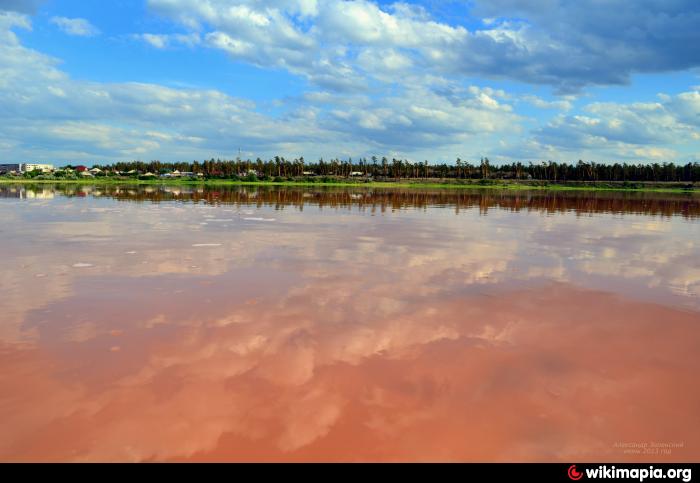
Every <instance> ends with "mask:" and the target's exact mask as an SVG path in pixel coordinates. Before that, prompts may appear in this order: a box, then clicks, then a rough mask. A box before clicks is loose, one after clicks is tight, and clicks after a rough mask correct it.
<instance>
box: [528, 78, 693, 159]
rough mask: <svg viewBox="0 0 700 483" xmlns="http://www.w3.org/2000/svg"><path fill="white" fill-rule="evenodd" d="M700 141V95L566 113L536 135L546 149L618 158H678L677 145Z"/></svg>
mask: <svg viewBox="0 0 700 483" xmlns="http://www.w3.org/2000/svg"><path fill="white" fill-rule="evenodd" d="M699 138H700V92H698V91H690V92H684V93H681V94H678V95H677V96H666V95H664V96H661V98H660V102H649V103H642V102H637V103H630V104H621V103H600V102H596V103H591V104H589V105H587V106H586V107H585V108H584V112H583V113H582V114H572V115H560V116H557V117H556V118H555V119H554V120H552V121H551V122H550V123H548V124H547V125H546V126H544V127H542V128H539V129H537V130H536V131H535V140H536V141H537V142H538V143H541V144H542V145H547V146H551V147H555V148H558V149H563V150H567V151H575V150H579V151H588V152H591V151H598V152H607V154H608V155H609V156H611V157H612V158H614V159H620V158H623V159H626V158H636V159H640V158H641V159H663V160H666V161H669V160H672V159H673V158H674V157H676V156H677V155H678V153H677V151H676V149H675V148H674V147H675V146H677V145H679V144H682V143H684V142H689V143H692V142H694V141H696V140H697V139H699Z"/></svg>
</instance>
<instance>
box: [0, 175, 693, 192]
mask: <svg viewBox="0 0 700 483" xmlns="http://www.w3.org/2000/svg"><path fill="white" fill-rule="evenodd" d="M0 183H1V184H77V185H143V186H149V185H151V186H153V185H155V186H159V185H167V186H178V185H181V186H284V187H316V188H323V187H340V188H408V189H450V190H460V189H489V190H508V191H523V190H538V191H542V190H547V191H631V192H654V193H692V194H697V193H700V189H698V188H695V187H691V188H687V187H677V184H675V183H674V186H673V187H663V186H659V185H662V184H663V183H655V184H654V185H653V186H644V185H642V184H639V183H637V184H631V185H629V186H625V185H622V184H619V185H618V184H613V183H605V182H599V183H595V184H589V185H580V184H565V183H553V182H549V183H544V182H539V181H535V182H532V183H528V182H525V183H522V182H517V181H496V182H489V183H478V182H465V183H456V182H445V183H436V182H422V181H396V182H382V181H370V182H362V181H359V182H356V181H330V182H321V181H319V182H310V181H234V180H223V179H208V180H163V179H156V180H138V179H133V178H127V179H115V178H91V179H88V180H85V179H55V180H45V179H30V178H3V177H0Z"/></svg>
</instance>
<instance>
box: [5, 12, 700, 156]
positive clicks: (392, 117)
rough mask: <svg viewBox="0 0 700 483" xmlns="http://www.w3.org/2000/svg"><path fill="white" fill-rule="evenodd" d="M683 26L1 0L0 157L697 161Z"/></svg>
mask: <svg viewBox="0 0 700 483" xmlns="http://www.w3.org/2000/svg"><path fill="white" fill-rule="evenodd" d="M697 25H700V3H699V2H697V0H638V1H636V2H629V1H626V0H578V1H574V0H533V1H527V2H526V1H522V0H488V1H486V0H484V1H481V0H472V1H469V2H465V1H461V2H458V1H451V0H426V1H413V2H399V3H395V2H372V1H369V0H354V1H347V0H121V1H111V2H85V1H76V0H45V1H41V0H0V73H1V74H2V75H1V76H0V126H2V129H0V161H3V162H12V161H29V160H33V161H46V162H54V163H57V164H61V163H65V162H76V161H79V162H82V163H91V162H93V163H102V162H108V161H118V160H133V159H142V160H151V159H160V160H162V161H177V160H193V159H198V160H201V159H204V158H211V157H220V158H232V157H235V156H236V155H237V154H238V150H239V149H240V150H241V152H242V154H243V156H244V157H253V158H255V157H258V156H259V157H263V158H267V157H271V156H274V155H277V154H279V155H283V156H285V157H289V158H294V157H298V156H304V157H305V158H307V159H313V158H318V157H320V156H323V157H325V158H330V157H336V156H337V157H343V158H347V157H353V158H357V157H360V156H368V157H369V156H372V155H376V156H389V157H403V158H408V159H411V160H424V159H427V160H430V161H444V160H447V161H453V160H454V159H456V158H457V157H461V158H462V159H468V160H478V158H480V157H482V156H488V157H489V158H490V159H492V160H494V161H496V162H498V161H511V160H521V161H538V160H546V159H553V160H558V161H575V160H578V159H586V160H596V161H602V162H610V161H644V162H657V161H676V162H686V161H697V160H699V159H700V69H699V68H698V67H700V49H698V48H697V45H700V29H698V28H697Z"/></svg>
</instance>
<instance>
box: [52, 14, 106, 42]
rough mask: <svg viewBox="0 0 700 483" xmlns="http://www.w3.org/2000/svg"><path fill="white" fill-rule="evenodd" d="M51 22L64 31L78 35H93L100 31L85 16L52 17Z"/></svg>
mask: <svg viewBox="0 0 700 483" xmlns="http://www.w3.org/2000/svg"><path fill="white" fill-rule="evenodd" d="M51 23H52V24H54V25H56V26H57V27H58V28H59V29H61V30H62V31H63V32H64V33H66V34H68V35H74V36H76V37H93V36H95V35H98V34H99V33H100V31H99V29H98V28H97V27H95V26H94V25H92V24H91V23H90V22H89V21H87V20H85V19H84V18H67V17H52V18H51Z"/></svg>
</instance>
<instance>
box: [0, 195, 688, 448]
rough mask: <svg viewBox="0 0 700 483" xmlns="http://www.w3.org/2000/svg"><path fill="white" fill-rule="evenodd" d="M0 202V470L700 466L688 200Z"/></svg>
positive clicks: (91, 198)
mask: <svg viewBox="0 0 700 483" xmlns="http://www.w3.org/2000/svg"><path fill="white" fill-rule="evenodd" d="M0 190H1V191H2V192H3V193H4V195H5V196H9V195H10V193H12V194H13V196H14V193H19V195H18V196H16V197H15V198H17V199H16V200H14V201H13V200H9V199H3V200H0V216H2V219H3V220H4V222H3V224H2V226H0V236H2V239H3V250H4V251H5V253H6V254H9V255H6V256H5V257H3V258H1V259H0V289H1V290H2V294H3V297H2V298H0V365H1V367H3V371H0V388H2V389H0V391H1V392H0V427H2V428H3V431H2V432H0V459H2V460H36V459H39V460H78V461H94V460H167V459H176V460H181V459H194V460H244V461H251V460H293V461H304V460H382V461H384V460H389V461H397V460H469V461H474V460H480V461H483V460H487V461H500V460H522V461H540V460H550V459H554V460H566V461H569V460H572V461H573V460H575V461H585V460H611V461H619V460H659V459H661V460H663V459H666V460H673V461H676V460H694V459H697V455H698V448H699V447H700V446H698V445H699V443H700V436H698V435H699V434H700V432H698V431H697V430H698V429H699V428H700V415H699V414H698V412H697V410H696V408H697V407H698V406H699V405H700V389H698V388H697V384H696V383H695V381H696V379H697V373H698V370H700V358H699V357H698V355H697V347H698V345H699V343H700V324H699V322H700V305H698V299H699V298H700V297H698V296H699V295H700V249H699V247H698V245H697V241H696V239H697V228H698V224H697V218H696V214H697V200H696V199H693V198H692V197H687V196H682V195H681V196H675V195H673V196H668V195H658V194H654V195H643V196H641V195H639V194H626V193H624V194H620V193H614V194H611V193H595V194H594V195H593V196H592V197H591V198H590V199H587V198H586V196H591V195H590V194H585V195H584V194H581V193H573V194H570V193H557V194H552V193H500V192H488V193H487V192H459V193H457V192H445V191H435V192H425V193H421V192H409V191H398V192H392V191H386V190H370V191H366V190H364V191H363V190H315V189H301V190H299V189H294V190H286V189H283V190H279V189H272V190H261V189H255V188H232V189H224V190H222V189H211V190H209V189H200V188H194V187H176V188H160V187H155V186H148V187H121V188H120V187H112V186H106V187H104V186H94V187H76V186H61V187H60V189H54V188H52V187H48V186H39V187H36V188H34V187H29V188H26V187H14V188H13V187H7V186H1V187H0ZM12 190H15V191H12ZM29 191H34V195H31V196H32V198H31V199H30V196H27V193H28V192H29ZM130 191H131V193H130ZM39 193H41V196H37V195H38V194H39ZM44 193H45V194H46V195H44ZM52 196H53V198H52ZM134 201H149V202H146V203H141V202H134ZM150 201H158V203H151V202H150ZM302 208H303V209H302ZM486 210H488V216H486V217H484V216H483V214H484V213H485V212H486ZM582 214H587V215H589V216H581V215H582ZM629 215H631V216H629ZM652 441H655V442H669V443H677V444H682V446H681V447H677V448H675V449H674V450H673V452H672V454H670V455H663V454H657V455H653V456H652V457H649V455H643V454H641V455H637V454H632V453H624V451H623V449H621V446H620V445H621V444H624V443H631V442H652Z"/></svg>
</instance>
